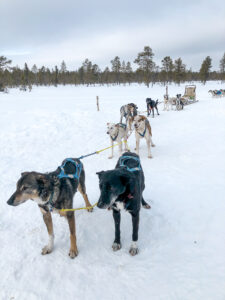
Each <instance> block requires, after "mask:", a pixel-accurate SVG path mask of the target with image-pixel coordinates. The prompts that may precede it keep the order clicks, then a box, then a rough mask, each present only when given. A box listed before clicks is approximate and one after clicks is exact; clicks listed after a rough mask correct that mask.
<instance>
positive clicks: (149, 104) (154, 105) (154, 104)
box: [146, 98, 159, 118]
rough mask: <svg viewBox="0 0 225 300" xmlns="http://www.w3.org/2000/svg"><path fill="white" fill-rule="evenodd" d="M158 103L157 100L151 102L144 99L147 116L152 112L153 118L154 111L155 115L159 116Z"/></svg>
mask: <svg viewBox="0 0 225 300" xmlns="http://www.w3.org/2000/svg"><path fill="white" fill-rule="evenodd" d="M158 103H159V100H156V101H154V100H152V99H151V98H147V99H146V104H147V116H150V114H151V112H152V116H153V118H154V110H156V112H157V115H158V116H159V111H158V107H157V106H158Z"/></svg>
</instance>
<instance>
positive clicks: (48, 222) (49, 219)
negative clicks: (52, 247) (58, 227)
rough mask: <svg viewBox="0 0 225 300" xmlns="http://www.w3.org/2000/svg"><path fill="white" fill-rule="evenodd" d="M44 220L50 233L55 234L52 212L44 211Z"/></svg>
mask: <svg viewBox="0 0 225 300" xmlns="http://www.w3.org/2000/svg"><path fill="white" fill-rule="evenodd" d="M43 220H44V222H45V225H46V227H47V231H48V234H49V235H53V224H52V216H51V213H50V212H46V211H45V212H44V213H43Z"/></svg>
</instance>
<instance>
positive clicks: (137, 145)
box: [136, 137, 140, 155]
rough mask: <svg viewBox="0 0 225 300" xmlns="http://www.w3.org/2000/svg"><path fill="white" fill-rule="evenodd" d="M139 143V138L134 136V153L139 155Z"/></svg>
mask: <svg viewBox="0 0 225 300" xmlns="http://www.w3.org/2000/svg"><path fill="white" fill-rule="evenodd" d="M139 143H140V139H139V138H137V137H136V154H137V155H139Z"/></svg>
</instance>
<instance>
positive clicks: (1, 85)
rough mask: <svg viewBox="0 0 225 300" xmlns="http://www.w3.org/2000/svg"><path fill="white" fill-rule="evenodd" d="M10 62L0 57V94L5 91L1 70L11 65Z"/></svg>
mask: <svg viewBox="0 0 225 300" xmlns="http://www.w3.org/2000/svg"><path fill="white" fill-rule="evenodd" d="M11 62H12V61H11V60H10V59H7V58H6V57H5V56H0V92H3V91H4V90H5V84H4V80H3V79H4V76H3V70H4V69H6V68H8V65H9V64H11Z"/></svg>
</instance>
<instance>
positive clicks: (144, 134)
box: [134, 115, 155, 158]
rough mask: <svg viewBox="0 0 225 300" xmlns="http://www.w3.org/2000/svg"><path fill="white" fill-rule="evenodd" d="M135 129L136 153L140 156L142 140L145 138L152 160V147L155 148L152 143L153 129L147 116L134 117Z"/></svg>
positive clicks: (149, 156)
mask: <svg viewBox="0 0 225 300" xmlns="http://www.w3.org/2000/svg"><path fill="white" fill-rule="evenodd" d="M134 128H135V138H136V153H137V155H139V145H140V139H141V138H145V139H146V143H147V147H148V158H152V154H151V146H152V147H155V145H154V143H153V141H152V129H151V126H150V123H149V121H148V119H147V118H146V117H145V116H142V115H139V116H135V117H134Z"/></svg>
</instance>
